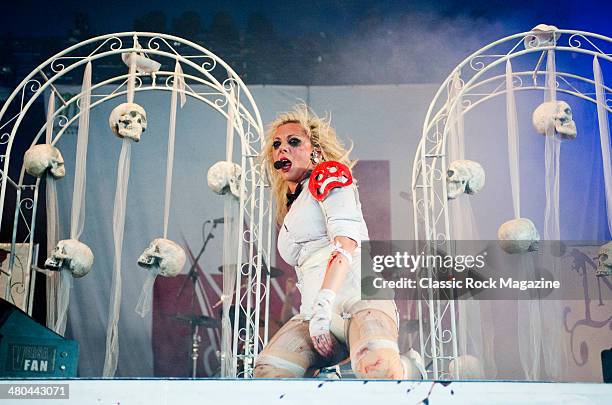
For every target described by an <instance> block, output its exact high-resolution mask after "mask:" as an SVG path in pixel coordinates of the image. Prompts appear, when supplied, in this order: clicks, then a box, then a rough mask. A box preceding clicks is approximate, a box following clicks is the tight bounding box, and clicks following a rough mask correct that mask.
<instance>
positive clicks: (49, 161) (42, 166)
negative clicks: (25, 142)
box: [23, 144, 66, 179]
mask: <svg viewBox="0 0 612 405" xmlns="http://www.w3.org/2000/svg"><path fill="white" fill-rule="evenodd" d="M23 161H24V166H25V170H26V172H28V173H29V174H31V175H32V176H34V177H42V176H43V175H44V174H45V172H46V171H47V169H48V170H49V172H51V174H52V175H53V177H55V178H56V179H59V178H61V177H64V176H65V175H66V168H65V167H64V158H63V157H62V154H61V152H60V151H59V149H57V148H56V147H55V146H52V145H49V144H42V145H34V146H32V147H31V148H30V149H28V150H27V151H26V153H25V155H24V157H23Z"/></svg>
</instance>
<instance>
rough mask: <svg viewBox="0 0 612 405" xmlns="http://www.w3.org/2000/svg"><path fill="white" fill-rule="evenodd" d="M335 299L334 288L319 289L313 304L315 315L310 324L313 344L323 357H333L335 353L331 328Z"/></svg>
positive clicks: (309, 328)
mask: <svg viewBox="0 0 612 405" xmlns="http://www.w3.org/2000/svg"><path fill="white" fill-rule="evenodd" d="M335 299H336V293H335V292H333V291H332V290H329V289H323V290H321V291H319V293H318V294H317V298H316V299H315V302H314V305H313V315H312V318H311V319H310V324H309V325H308V330H309V332H310V338H311V339H312V344H313V345H314V348H315V350H316V351H317V352H318V353H319V354H320V355H321V356H323V357H331V356H332V355H333V354H334V344H333V338H332V336H331V332H330V331H329V330H330V326H331V313H332V305H333V303H334V300H335Z"/></svg>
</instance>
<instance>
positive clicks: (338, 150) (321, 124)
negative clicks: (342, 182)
mask: <svg viewBox="0 0 612 405" xmlns="http://www.w3.org/2000/svg"><path fill="white" fill-rule="evenodd" d="M330 122H331V117H330V116H329V115H328V116H325V117H323V118H321V117H319V116H318V115H316V114H315V113H314V112H313V111H312V110H311V109H310V108H309V107H308V106H307V105H306V104H304V103H300V104H298V105H296V106H295V107H294V108H293V110H291V111H287V112H282V113H280V114H278V115H277V117H276V119H274V121H272V122H271V123H269V124H268V128H267V131H266V140H265V143H264V148H263V154H262V160H263V166H264V168H265V170H266V173H267V177H268V180H269V182H270V186H271V188H272V195H273V197H274V200H275V202H276V222H277V223H278V224H282V223H283V220H284V218H285V215H287V211H288V208H287V195H286V193H287V190H288V187H289V186H288V185H287V182H286V181H285V180H284V179H283V177H282V176H281V174H280V172H279V171H278V170H276V169H274V158H273V157H272V153H273V150H274V148H273V146H272V143H273V141H274V133H275V132H276V130H277V129H278V128H279V127H280V126H282V125H284V124H288V123H297V124H300V125H301V127H302V128H304V130H305V131H306V134H307V135H308V137H309V139H310V143H311V144H312V147H313V148H314V149H317V150H319V151H320V152H321V155H322V157H323V159H324V160H335V161H337V162H340V163H342V164H344V165H346V166H348V167H349V169H352V167H353V166H354V165H355V163H357V161H356V160H354V161H352V160H350V159H349V154H350V153H351V151H352V150H353V145H352V144H351V147H350V148H349V149H348V150H347V149H345V147H344V145H342V143H341V142H340V140H339V139H338V137H337V135H336V131H335V130H334V129H333V128H332V127H331V125H330Z"/></svg>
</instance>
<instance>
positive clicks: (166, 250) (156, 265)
mask: <svg viewBox="0 0 612 405" xmlns="http://www.w3.org/2000/svg"><path fill="white" fill-rule="evenodd" d="M186 260H187V256H186V255H185V251H184V250H183V248H182V247H180V246H179V245H178V244H177V243H175V242H173V241H171V240H169V239H164V238H157V239H154V240H153V242H151V244H150V245H149V247H148V248H146V249H145V250H144V251H143V252H142V254H141V255H140V257H139V258H138V265H139V266H140V267H143V268H145V269H159V274H161V275H162V276H164V277H174V276H176V275H178V274H179V273H180V272H181V271H182V270H183V267H184V266H185V261H186Z"/></svg>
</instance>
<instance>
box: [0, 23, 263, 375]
mask: <svg viewBox="0 0 612 405" xmlns="http://www.w3.org/2000/svg"><path fill="white" fill-rule="evenodd" d="M139 43H142V44H144V46H143V47H142V48H140V46H139V45H138V44H139ZM127 44H129V45H127ZM123 52H144V53H146V54H147V55H149V56H151V57H152V58H153V59H157V60H158V61H159V62H162V63H164V64H163V65H162V69H163V68H164V66H169V67H170V70H168V71H165V70H159V71H157V72H155V73H151V74H147V73H137V76H136V83H135V92H141V91H157V90H160V91H172V79H173V77H174V71H173V69H174V62H175V61H178V62H180V63H181V65H182V66H183V69H184V70H185V71H187V72H194V73H193V74H192V73H185V74H184V75H183V77H184V80H185V82H186V87H185V94H186V95H187V96H190V97H192V98H194V99H196V100H199V101H201V102H203V103H205V104H207V105H208V106H210V107H211V108H212V109H213V110H215V111H217V112H218V113H219V114H221V115H222V116H223V117H224V118H225V119H226V120H228V125H231V126H232V128H233V131H234V133H235V134H237V135H238V137H239V139H240V141H241V156H240V165H241V168H242V173H243V176H242V178H241V188H242V190H245V192H244V193H242V195H241V199H240V218H239V227H240V228H239V235H242V240H243V242H244V243H241V244H239V248H238V251H237V252H236V262H235V263H238V264H239V267H238V268H239V269H251V268H254V269H256V272H255V273H254V274H253V272H252V271H237V272H236V273H237V274H236V290H235V296H234V297H235V298H234V300H235V304H236V308H237V309H240V310H236V311H235V322H234V324H235V325H238V316H239V314H240V312H241V311H244V313H245V314H246V318H247V320H248V322H247V326H246V330H238V329H237V328H235V330H234V331H233V352H232V356H233V374H232V375H227V376H224V377H250V376H252V372H253V366H254V359H255V357H256V356H257V353H258V351H259V349H260V348H261V347H263V345H264V344H265V343H266V341H267V334H266V335H265V336H260V335H259V327H257V326H256V325H259V322H260V319H259V318H260V307H261V305H262V303H263V305H264V306H265V311H264V314H265V315H264V324H265V328H264V329H265V330H266V331H267V329H268V328H267V325H268V306H269V301H268V299H266V297H267V291H268V290H269V287H270V280H269V277H267V276H266V277H265V280H262V272H261V271H262V265H263V263H270V260H269V258H270V243H271V232H272V215H271V212H272V209H271V201H270V199H269V197H267V196H266V193H265V189H266V188H267V184H266V177H265V173H264V169H263V167H262V165H261V164H260V162H259V161H258V157H259V155H260V151H261V150H262V147H263V141H264V128H263V124H262V121H261V116H260V113H259V110H258V108H257V105H256V104H255V101H254V99H253V96H252V95H251V93H250V91H249V89H248V88H247V86H246V85H245V84H244V83H243V81H242V80H241V79H240V77H239V76H238V75H237V74H236V73H235V72H234V70H233V69H232V68H231V67H230V66H229V65H228V64H227V63H225V62H224V61H223V60H222V59H221V58H219V57H218V56H216V55H215V54H213V53H212V52H210V51H209V50H207V49H205V48H203V47H201V46H200V45H197V44H195V43H193V42H191V41H188V40H186V39H183V38H179V37H176V36H172V35H166V34H158V33H148V32H123V33H115V34H107V35H102V36H98V37H95V38H92V39H89V40H86V41H83V42H81V43H78V44H76V45H73V46H71V47H69V48H67V49H65V50H63V51H61V52H59V53H58V54H56V55H54V56H52V57H51V58H49V59H47V60H46V61H45V62H43V63H42V64H40V65H39V66H38V67H37V68H35V69H34V70H33V71H32V72H31V73H30V74H29V75H28V76H27V77H26V78H25V79H23V81H22V82H21V83H20V84H19V85H18V86H17V88H16V89H15V90H14V91H13V92H12V93H11V95H10V96H9V97H8V99H7V100H6V102H5V103H4V105H3V106H2V109H1V110H0V163H3V166H2V169H1V171H0V176H1V186H0V226H1V222H2V215H3V214H4V203H5V200H6V198H8V196H7V185H10V186H11V190H14V192H15V194H16V195H15V198H16V208H15V213H14V217H13V229H12V239H11V251H12V252H14V251H15V246H16V244H17V243H18V242H17V241H18V235H17V229H18V225H19V223H20V222H19V221H22V222H23V223H24V224H25V226H26V229H27V233H26V235H25V236H22V235H20V237H19V239H20V240H21V241H22V243H27V244H29V246H30V249H29V255H28V263H27V267H28V268H32V267H33V264H32V247H33V240H34V232H35V227H34V225H35V219H36V207H37V203H38V198H39V186H40V179H36V181H35V182H34V183H28V180H29V181H32V177H31V176H24V172H25V169H24V166H23V164H22V165H21V170H20V173H19V177H18V179H17V180H16V181H15V180H13V179H11V178H10V177H9V173H8V170H9V163H10V159H11V150H12V146H13V142H14V140H15V137H16V136H17V135H18V130H19V126H20V124H21V122H22V121H23V119H24V117H25V116H26V114H27V113H28V111H29V109H30V107H31V106H32V104H33V103H34V101H35V100H36V99H38V98H39V97H40V96H42V95H43V94H44V91H45V90H47V89H49V90H50V91H51V92H53V93H54V95H55V96H56V97H57V98H58V99H59V101H60V103H61V105H60V106H58V108H57V109H56V111H55V114H54V123H57V124H58V125H59V127H60V128H61V129H60V131H59V132H58V133H57V134H54V137H53V141H52V144H55V143H57V142H58V140H59V139H60V138H61V137H62V135H64V133H65V131H66V129H67V128H69V127H70V125H71V124H72V123H73V122H75V120H78V118H79V116H80V114H81V112H82V111H81V110H80V97H81V94H80V93H79V94H77V95H75V96H73V97H72V98H70V99H69V100H66V99H64V98H63V97H62V95H61V94H60V92H59V91H58V90H57V88H56V86H55V85H56V82H57V81H58V80H59V79H60V78H62V77H63V76H65V75H66V74H68V73H70V72H72V71H74V72H76V71H77V70H75V69H78V68H84V67H85V65H86V64H87V63H88V62H92V63H96V62H99V61H101V60H105V61H106V62H110V63H113V64H117V65H119V64H122V62H121V58H120V54H121V53H123ZM168 61H170V62H171V63H170V65H168V63H167V62H168ZM94 69H95V65H94ZM79 71H80V70H79ZM94 71H95V70H94ZM125 72H126V73H125V74H122V75H118V76H114V77H110V78H107V79H104V80H101V81H99V82H97V83H93V82H92V86H91V100H92V102H91V105H90V109H92V108H95V107H97V106H98V105H100V104H102V103H104V102H106V101H108V100H111V99H113V98H115V97H118V96H125V95H126V94H127V78H128V74H127V67H126V69H125ZM160 79H161V80H160ZM160 81H161V83H158V82H160ZM195 85H198V86H199V87H203V88H204V91H196V90H194V88H193V87H192V86H195ZM108 86H116V87H114V90H113V91H112V92H110V93H108V94H106V93H104V91H105V89H107V88H108ZM73 105H76V108H77V114H76V115H75V116H73V117H72V118H70V119H69V118H68V116H67V114H66V111H68V110H67V109H68V108H69V107H70V106H73ZM11 106H12V107H13V108H14V109H15V110H16V111H18V112H17V113H16V114H15V115H13V116H10V117H7V116H6V114H7V111H8V110H9V107H11ZM230 111H232V112H233V114H230ZM231 116H233V117H234V119H233V122H229V120H230V117H231ZM44 131H45V126H44V125H43V126H42V127H41V128H40V130H39V131H38V133H37V134H36V136H35V137H34V139H33V140H32V145H34V144H36V143H37V142H38V141H39V139H40V138H41V136H42V135H43V133H44ZM21 136H27V135H26V134H24V135H21ZM224 140H225V138H220V139H219V141H220V142H223V141H224ZM19 158H21V157H19ZM220 160H221V159H220ZM243 249H245V250H246V256H247V257H248V262H246V261H245V262H243V260H242V257H243V255H244V254H243V253H244V252H243ZM13 257H14V255H11V258H13ZM13 267H14V261H13V260H11V262H10V263H9V266H8V273H9V274H8V277H9V280H10V277H11V272H12V269H13ZM264 274H265V272H264ZM243 280H244V286H245V287H244V288H242V289H241V286H242V285H243ZM8 285H10V282H9V283H8ZM241 336H244V337H241ZM239 340H243V341H244V342H243V343H244V344H243V345H242V347H243V348H244V349H243V352H242V353H237V348H238V347H239V346H238V341H239ZM239 357H241V358H243V359H244V362H243V364H244V367H243V368H242V369H241V370H238V358H239Z"/></svg>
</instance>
